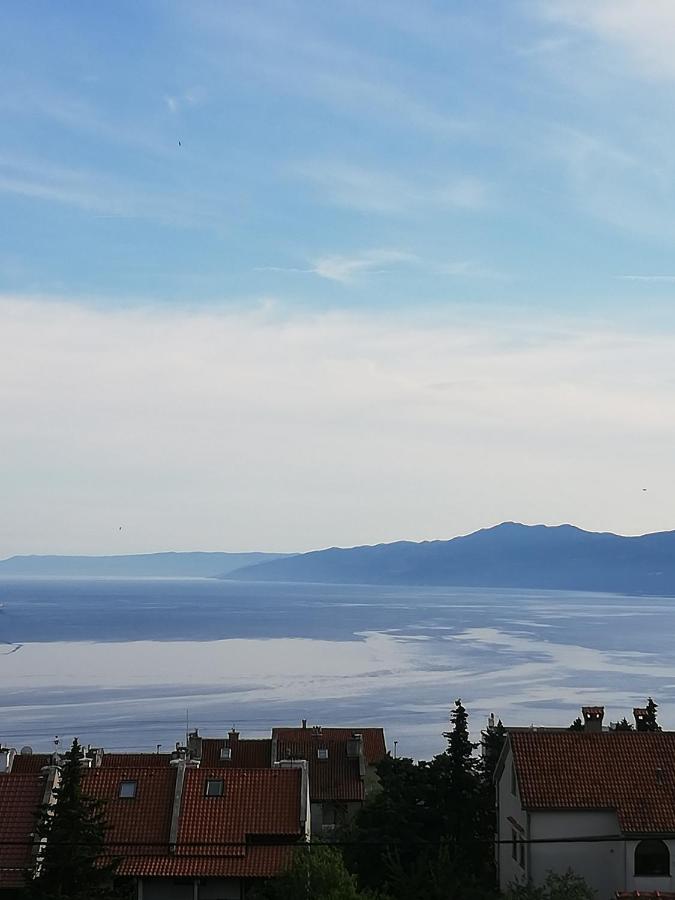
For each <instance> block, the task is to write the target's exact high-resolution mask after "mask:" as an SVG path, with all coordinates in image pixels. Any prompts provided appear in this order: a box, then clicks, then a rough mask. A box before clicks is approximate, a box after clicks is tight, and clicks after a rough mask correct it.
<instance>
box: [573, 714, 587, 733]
mask: <svg viewBox="0 0 675 900" xmlns="http://www.w3.org/2000/svg"><path fill="white" fill-rule="evenodd" d="M583 730H584V723H583V722H582V721H581V718H580V717H579V716H577V717H576V719H575V720H574V722H572V724H571V725H570V731H583Z"/></svg>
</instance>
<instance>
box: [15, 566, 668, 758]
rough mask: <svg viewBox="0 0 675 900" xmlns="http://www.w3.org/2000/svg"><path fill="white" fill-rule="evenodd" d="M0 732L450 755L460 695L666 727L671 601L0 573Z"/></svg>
mask: <svg viewBox="0 0 675 900" xmlns="http://www.w3.org/2000/svg"><path fill="white" fill-rule="evenodd" d="M0 604H2V607H1V608H0V640H1V641H2V643H1V644H0V685H2V690H1V692H0V716H1V717H0V741H2V742H4V743H6V744H10V745H13V746H17V745H23V744H31V745H33V746H34V748H35V749H48V748H50V747H51V746H52V744H51V741H52V739H53V737H54V735H59V736H60V739H61V741H62V742H63V743H65V742H66V741H67V740H68V739H69V738H71V737H72V736H73V735H75V734H77V735H78V736H79V737H80V738H81V740H83V741H84V742H85V743H92V744H95V745H99V746H104V747H107V748H108V749H125V748H134V749H146V750H154V749H155V748H156V745H157V744H158V743H161V744H162V745H163V747H164V748H165V749H166V748H170V747H172V746H173V744H174V743H175V742H176V741H177V740H180V739H181V737H182V736H184V734H185V728H186V717H187V720H188V722H189V727H190V728H193V727H199V728H200V731H201V733H202V734H207V735H211V736H216V735H222V734H223V733H224V732H225V731H226V730H228V729H229V727H231V725H232V724H233V723H234V724H236V725H237V727H238V728H239V730H240V731H241V732H242V733H244V734H247V735H250V736H260V735H262V734H265V733H268V732H269V728H270V726H271V725H275V724H292V723H296V722H297V723H299V722H300V719H301V718H306V719H308V720H309V721H310V722H311V723H319V724H324V725H328V724H361V725H365V724H373V725H382V726H384V727H385V729H386V733H387V738H388V742H389V745H390V746H392V745H393V741H394V740H397V741H398V752H399V754H403V755H410V756H417V757H427V756H430V755H432V754H433V753H436V752H439V751H440V750H441V749H442V748H443V739H442V737H441V732H442V731H443V730H444V729H445V728H446V727H447V713H448V709H449V707H450V705H451V703H452V701H453V700H454V699H455V698H456V697H462V699H463V701H464V703H465V705H466V706H467V707H468V709H469V712H470V716H471V724H472V728H473V729H474V730H475V731H476V732H477V731H478V730H479V729H480V728H481V727H482V725H483V724H484V721H485V717H486V716H487V715H488V714H489V713H491V712H494V713H496V714H497V715H498V716H501V717H502V719H503V720H504V721H505V722H507V723H510V724H521V725H522V724H525V725H527V724H530V723H531V722H535V723H538V724H567V723H568V722H570V721H571V720H572V719H573V718H574V717H575V716H576V715H577V714H578V709H579V707H580V706H581V705H584V704H596V703H597V704H603V705H605V706H606V707H607V710H608V716H609V717H610V718H620V717H621V716H623V715H627V716H628V717H630V714H631V709H632V707H633V706H635V705H638V704H639V705H641V704H642V702H643V701H644V699H645V698H646V697H647V696H648V695H652V696H654V697H655V698H656V700H657V701H658V702H659V704H660V710H661V721H662V723H663V724H664V725H667V726H669V727H675V644H674V642H673V633H674V631H675V600H673V599H672V598H670V599H669V598H658V597H648V598H644V597H641V598H634V597H623V596H618V595H604V594H581V593H560V592H553V591H516V590H478V589H461V588H452V589H449V588H392V587H371V586H335V585H297V584H292V585H289V584H253V583H242V582H226V581H215V580H209V579H142V580H136V579H134V580H131V579H25V578H21V579H19V578H16V579H0Z"/></svg>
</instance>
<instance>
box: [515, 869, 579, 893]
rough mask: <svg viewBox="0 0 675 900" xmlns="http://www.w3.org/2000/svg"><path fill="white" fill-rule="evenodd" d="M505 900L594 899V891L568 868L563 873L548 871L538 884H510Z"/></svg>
mask: <svg viewBox="0 0 675 900" xmlns="http://www.w3.org/2000/svg"><path fill="white" fill-rule="evenodd" d="M506 900H595V891H594V890H593V889H592V888H590V887H589V886H588V885H587V884H586V882H585V881H584V879H583V878H582V877H581V876H580V875H576V874H575V873H574V872H573V871H572V870H571V869H568V870H567V872H565V873H564V874H563V875H559V874H557V873H555V872H549V873H548V874H547V876H546V879H545V880H544V883H543V884H542V885H539V886H534V885H530V884H511V885H510V886H509V889H508V891H507V892H506Z"/></svg>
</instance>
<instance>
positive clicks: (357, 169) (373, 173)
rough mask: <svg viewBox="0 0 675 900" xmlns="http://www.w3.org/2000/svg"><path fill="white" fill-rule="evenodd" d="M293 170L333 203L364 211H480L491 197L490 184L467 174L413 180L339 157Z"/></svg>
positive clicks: (302, 164)
mask: <svg viewBox="0 0 675 900" xmlns="http://www.w3.org/2000/svg"><path fill="white" fill-rule="evenodd" d="M291 174H293V175H295V176H296V177H297V178H300V179H303V180H305V181H307V182H308V183H309V184H312V185H314V186H315V188H317V189H318V190H319V191H321V193H322V194H323V195H324V196H325V197H326V198H327V199H328V200H329V201H330V202H331V203H334V204H336V205H338V206H344V207H347V208H349V209H355V210H360V211H362V212H372V213H382V214H387V213H402V212H409V211H415V210H419V209H425V208H430V207H436V208H441V209H442V208H446V209H457V210H466V211H469V212H477V211H480V210H483V209H485V208H486V207H487V206H488V205H489V203H490V200H491V197H490V188H489V186H488V185H487V184H486V183H485V182H484V181H482V180H481V179H479V178H475V177H473V176H467V175H447V176H446V177H443V178H436V179H432V180H429V181H422V180H420V181H413V180H411V179H410V178H406V177H404V176H401V175H397V174H393V173H391V172H387V171H385V170H382V169H375V168H367V167H364V166H358V165H349V164H347V163H343V162H341V161H337V160H308V161H306V162H303V163H298V164H296V165H295V166H293V167H292V169H291Z"/></svg>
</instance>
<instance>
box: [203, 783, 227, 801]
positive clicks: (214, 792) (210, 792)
mask: <svg viewBox="0 0 675 900" xmlns="http://www.w3.org/2000/svg"><path fill="white" fill-rule="evenodd" d="M204 793H205V795H206V796H207V797H222V796H223V779H222V778H207V780H206V790H205V791H204Z"/></svg>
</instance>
